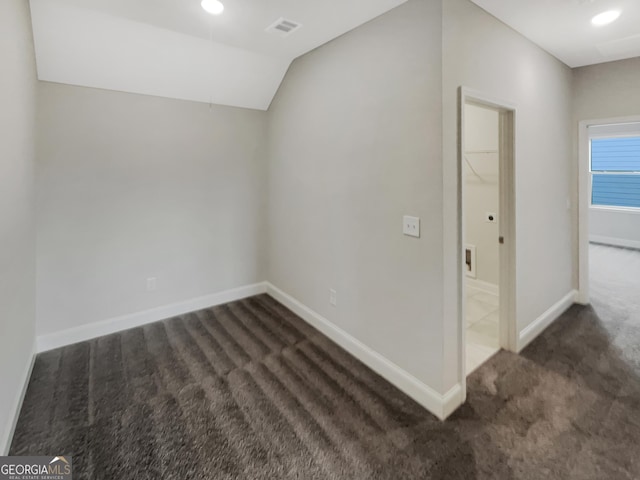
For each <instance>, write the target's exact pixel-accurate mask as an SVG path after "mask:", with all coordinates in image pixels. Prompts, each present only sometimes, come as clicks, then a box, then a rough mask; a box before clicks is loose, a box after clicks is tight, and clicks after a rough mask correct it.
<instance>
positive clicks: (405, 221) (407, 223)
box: [402, 215, 420, 238]
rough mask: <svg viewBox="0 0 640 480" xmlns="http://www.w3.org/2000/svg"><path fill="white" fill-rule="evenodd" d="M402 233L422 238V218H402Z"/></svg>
mask: <svg viewBox="0 0 640 480" xmlns="http://www.w3.org/2000/svg"><path fill="white" fill-rule="evenodd" d="M402 233H404V234H405V235H409V236H410V237H418V238H420V218H418V217H412V216H410V215H405V216H404V217H402Z"/></svg>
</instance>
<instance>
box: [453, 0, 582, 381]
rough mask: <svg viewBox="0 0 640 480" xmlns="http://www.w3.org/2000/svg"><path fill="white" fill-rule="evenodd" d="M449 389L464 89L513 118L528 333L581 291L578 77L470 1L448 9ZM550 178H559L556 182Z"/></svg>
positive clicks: (521, 310)
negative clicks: (576, 194)
mask: <svg viewBox="0 0 640 480" xmlns="http://www.w3.org/2000/svg"><path fill="white" fill-rule="evenodd" d="M443 9H444V15H443V17H444V18H443V59H444V62H443V105H444V111H443V122H444V133H443V138H444V143H443V163H444V166H443V174H444V218H445V225H444V229H445V231H444V238H445V241H444V246H445V250H444V257H445V264H444V272H445V278H444V288H445V291H444V302H445V312H444V324H445V333H444V344H445V368H444V372H443V373H444V379H445V380H444V381H445V383H444V386H445V388H446V387H447V386H450V385H453V384H454V383H455V382H456V381H458V378H457V377H458V375H459V372H460V369H459V366H458V358H457V356H458V346H457V345H458V338H459V337H458V334H459V332H458V325H457V323H456V321H455V318H457V315H458V304H457V302H456V298H457V295H458V292H457V289H456V271H457V270H456V264H457V261H458V258H459V257H458V250H457V247H456V218H457V212H458V208H459V205H458V198H457V189H456V185H457V153H456V151H457V123H456V122H457V115H458V113H457V109H458V107H457V98H458V89H459V87H460V86H465V87H469V88H472V89H474V90H476V91H480V92H483V93H484V94H486V95H490V96H493V97H497V98H500V99H504V100H505V101H507V102H509V103H511V104H515V105H516V106H517V113H516V167H515V168H516V185H515V188H516V205H515V208H516V236H517V239H516V242H517V252H516V269H517V274H516V279H515V281H516V295H517V305H516V308H517V311H516V316H517V326H518V330H519V331H522V330H523V329H524V328H525V327H527V326H528V325H530V324H531V323H532V322H534V321H535V320H536V319H537V318H539V317H540V315H541V314H542V313H543V312H545V311H546V310H547V309H548V308H549V307H551V306H552V305H554V304H555V303H556V302H558V301H559V300H560V299H562V298H563V297H564V296H566V295H567V294H568V293H570V292H571V291H572V289H573V287H574V285H573V275H572V274H573V270H574V261H573V253H574V245H573V242H572V226H573V224H574V222H575V221H574V214H573V212H572V211H571V210H569V209H567V200H568V199H570V198H571V184H572V182H573V177H572V169H571V167H572V165H571V130H570V119H571V118H570V115H571V71H570V69H569V68H568V67H567V66H565V65H564V64H562V63H561V62H559V61H558V60H556V59H555V58H553V57H552V56H551V55H549V54H548V53H546V52H544V51H543V50H542V49H540V48H539V47H537V46H536V45H534V44H533V43H531V42H530V41H528V40H527V39H525V38H524V37H523V36H521V35H520V34H518V33H516V32H515V31H514V30H512V29H511V28H509V27H507V26H506V25H504V24H503V23H501V22H500V21H498V20H497V19H495V18H494V17H492V16H491V15H489V14H487V13H486V12H485V11H484V10H482V9H480V8H479V7H477V6H476V5H474V4H472V3H471V2H469V1H468V0H446V1H444V2H443ZM549 172H553V175H550V174H549Z"/></svg>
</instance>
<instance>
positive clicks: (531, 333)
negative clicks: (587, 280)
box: [517, 290, 578, 353]
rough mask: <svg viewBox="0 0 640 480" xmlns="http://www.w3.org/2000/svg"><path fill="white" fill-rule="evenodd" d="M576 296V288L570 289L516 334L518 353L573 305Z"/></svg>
mask: <svg viewBox="0 0 640 480" xmlns="http://www.w3.org/2000/svg"><path fill="white" fill-rule="evenodd" d="M577 297H578V292H577V291H576V290H572V291H570V292H569V293H567V294H566V295H565V296H564V297H562V298H561V299H560V300H558V301H557V302H556V303H554V304H553V305H552V306H551V307H550V308H549V309H548V310H547V311H546V312H544V313H543V314H542V315H540V316H539V317H538V318H536V319H535V320H534V321H533V322H531V324H530V325H528V326H527V327H525V328H524V329H523V330H522V331H521V332H520V335H519V336H518V348H517V351H518V353H520V352H521V351H522V350H523V349H524V348H525V347H526V346H527V345H529V343H531V342H532V341H533V340H534V339H535V338H536V337H537V336H538V335H540V334H541V333H542V331H543V330H544V329H545V328H547V327H548V326H549V325H551V323H553V321H554V320H555V319H557V318H558V317H559V316H560V315H562V314H563V313H564V312H565V311H566V310H567V309H568V308H569V307H570V306H571V305H573V304H574V303H575V300H576V298H577Z"/></svg>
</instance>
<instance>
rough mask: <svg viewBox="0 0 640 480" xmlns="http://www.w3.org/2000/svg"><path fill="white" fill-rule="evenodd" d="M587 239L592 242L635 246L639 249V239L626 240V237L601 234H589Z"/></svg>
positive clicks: (627, 246)
mask: <svg viewBox="0 0 640 480" xmlns="http://www.w3.org/2000/svg"><path fill="white" fill-rule="evenodd" d="M589 241H590V242H593V243H604V244H605V245H613V246H614V247H626V248H635V249H638V250H640V241H638V240H627V239H626V238H615V237H604V236H602V235H589Z"/></svg>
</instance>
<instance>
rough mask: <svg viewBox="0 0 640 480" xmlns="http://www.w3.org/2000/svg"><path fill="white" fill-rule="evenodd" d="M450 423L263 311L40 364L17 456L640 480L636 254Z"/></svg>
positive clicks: (84, 463) (482, 375) (95, 469)
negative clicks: (587, 304) (586, 303)
mask: <svg viewBox="0 0 640 480" xmlns="http://www.w3.org/2000/svg"><path fill="white" fill-rule="evenodd" d="M592 266H593V272H594V274H593V280H592V294H593V306H591V307H579V306H574V307H572V308H571V309H570V310H569V311H567V312H566V313H565V314H564V315H563V316H562V317H561V318H560V319H559V320H558V321H556V322H555V323H554V324H553V325H552V326H551V327H550V328H548V329H547V330H546V331H545V332H544V333H543V334H542V335H541V336H540V337H539V338H538V339H537V340H536V341H534V342H533V343H532V344H531V345H530V346H529V347H528V348H527V349H526V350H525V351H524V352H523V354H522V355H514V354H512V353H508V352H500V353H498V354H497V355H496V356H494V357H493V358H492V359H490V360H489V361H488V362H487V363H486V364H485V365H483V366H482V367H481V368H480V369H478V370H477V371H476V372H474V373H473V374H472V375H471V376H470V377H469V382H468V396H469V398H468V402H467V403H466V404H465V405H464V406H462V407H461V408H460V409H459V410H458V411H457V412H456V413H454V415H453V416H452V417H451V418H450V419H449V420H447V421H446V422H440V421H438V420H437V419H436V418H435V417H433V416H432V415H430V414H429V413H427V412H426V411H424V410H423V409H421V408H420V407H419V406H418V405H417V404H415V403H414V402H413V401H412V400H411V399H409V398H408V397H406V396H405V395H404V394H402V393H401V392H399V391H398V390H397V389H395V388H394V387H393V386H391V385H390V384H389V383H387V382H386V381H384V380H383V379H381V378H380V377H378V376H377V375H376V374H374V373H373V372H371V371H370V370H369V369H367V368H366V367H364V366H363V365H362V364H361V363H359V362H358V361H357V360H355V359H354V358H353V357H351V356H349V355H348V354H346V353H345V352H344V351H342V350H341V349H340V348H338V347H337V346H336V345H334V344H333V343H332V342H330V341H329V340H327V339H326V338H325V337H323V336H322V335H320V334H319V333H318V332H316V331H315V330H313V329H312V328H310V327H309V326H307V325H306V324H305V323H304V322H303V321H302V320H300V319H299V318H297V317H296V316H295V315H294V314H292V313H291V312H290V311H288V310H287V309H285V308H284V307H282V306H281V305H280V304H278V303H276V302H275V301H274V300H272V299H271V298H269V297H267V296H264V295H262V296H257V297H253V298H249V299H246V300H242V301H239V302H234V303H230V304H228V305H224V306H219V307H215V308H211V309H208V310H204V311H200V312H197V313H193V314H190V315H185V316H182V317H178V318H174V319H171V320H167V321H164V322H158V323H154V324H150V325H147V326H144V327H140V328H136V329H132V330H129V331H126V332H121V333H117V334H114V335H109V336H106V337H102V338H99V339H95V340H91V341H88V342H84V343H80V344H76V345H71V346H68V347H64V348H62V349H58V350H55V351H51V352H46V353H43V354H40V355H38V357H37V360H36V364H35V368H34V371H33V375H32V378H31V381H30V384H29V387H28V391H27V394H26V398H25V402H24V405H23V407H22V411H21V414H20V418H19V421H18V426H17V430H16V433H15V437H14V440H13V444H12V446H11V454H12V455H36V454H37V455H60V454H69V453H70V454H72V455H73V461H74V469H75V475H74V478H75V479H180V480H184V479H278V478H291V479H294V478H296V479H458V478H459V479H474V478H479V479H496V478H497V479H512V478H513V479H570V478H575V479H599V480H600V479H631V478H633V479H638V478H640V378H639V377H640V349H639V346H640V294H639V292H640V288H639V285H640V252H637V251H631V250H623V249H612V248H609V247H600V246H594V247H592Z"/></svg>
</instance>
